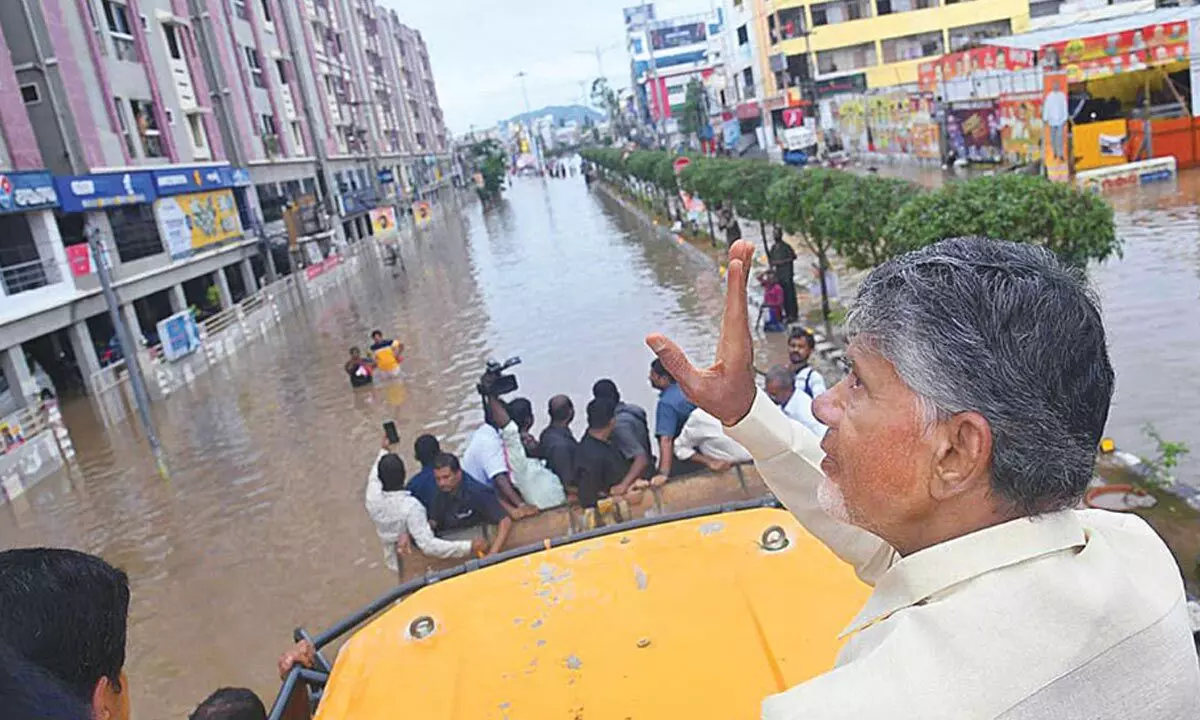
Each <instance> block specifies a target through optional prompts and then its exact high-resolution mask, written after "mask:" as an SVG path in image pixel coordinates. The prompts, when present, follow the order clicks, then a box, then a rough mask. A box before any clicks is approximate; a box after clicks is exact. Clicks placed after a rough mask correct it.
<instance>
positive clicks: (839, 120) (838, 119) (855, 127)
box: [830, 95, 867, 155]
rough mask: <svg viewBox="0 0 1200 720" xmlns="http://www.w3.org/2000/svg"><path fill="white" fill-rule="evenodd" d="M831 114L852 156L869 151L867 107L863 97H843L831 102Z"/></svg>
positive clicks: (838, 132)
mask: <svg viewBox="0 0 1200 720" xmlns="http://www.w3.org/2000/svg"><path fill="white" fill-rule="evenodd" d="M830 114H831V115H833V122H834V127H835V128H836V129H837V134H838V137H839V138H840V139H841V141H842V148H843V149H844V150H845V151H846V152H848V153H850V154H851V155H857V154H859V153H864V152H866V151H867V105H866V100H865V98H863V96H861V95H843V96H840V97H836V98H833V99H832V100H831V101H830Z"/></svg>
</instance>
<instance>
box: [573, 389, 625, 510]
mask: <svg viewBox="0 0 1200 720" xmlns="http://www.w3.org/2000/svg"><path fill="white" fill-rule="evenodd" d="M616 411H617V406H616V404H615V403H613V401H612V400H610V399H608V398H594V399H593V400H592V401H591V402H589V403H588V406H587V422H588V429H587V433H586V434H585V435H584V436H583V439H581V440H580V441H579V452H578V455H577V457H576V465H575V485H576V486H577V487H578V488H579V504H580V505H581V506H582V507H583V508H584V509H592V508H595V507H596V503H597V502H598V501H599V500H600V498H601V497H606V496H609V495H623V494H625V493H626V492H628V490H629V488H630V487H631V486H632V485H633V481H634V479H631V478H629V477H628V475H627V473H628V469H629V463H628V462H627V461H626V460H625V458H623V457H621V453H620V452H619V451H618V450H617V448H616V447H614V446H613V444H612V436H613V432H614V431H615V430H616V427H617V418H616Z"/></svg>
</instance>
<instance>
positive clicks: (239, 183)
mask: <svg viewBox="0 0 1200 720" xmlns="http://www.w3.org/2000/svg"><path fill="white" fill-rule="evenodd" d="M229 176H230V178H231V179H232V180H233V186H234V187H244V186H246V185H249V184H250V171H249V170H247V169H246V168H230V169H229Z"/></svg>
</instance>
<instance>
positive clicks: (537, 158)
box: [516, 70, 542, 173]
mask: <svg viewBox="0 0 1200 720" xmlns="http://www.w3.org/2000/svg"><path fill="white" fill-rule="evenodd" d="M528 74H529V73H527V72H525V71H524V70H522V71H521V72H519V73H517V75H516V77H517V78H518V79H519V80H520V81H521V96H522V97H523V98H524V99H525V132H527V133H528V134H529V149H530V150H532V151H533V159H534V162H536V163H537V168H538V172H539V173H541V172H542V152H541V149H540V147H539V143H538V141H537V137H535V136H534V134H533V125H532V121H531V118H530V115H531V114H532V113H533V111H532V110H530V109H529V89H528V88H527V87H525V78H526V77H527V76H528Z"/></svg>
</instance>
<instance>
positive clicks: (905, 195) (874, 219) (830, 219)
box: [817, 175, 920, 270]
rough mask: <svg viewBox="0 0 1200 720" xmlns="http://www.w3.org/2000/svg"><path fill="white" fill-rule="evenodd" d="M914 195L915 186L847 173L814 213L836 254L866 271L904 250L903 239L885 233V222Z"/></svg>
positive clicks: (898, 181) (853, 266) (918, 192)
mask: <svg viewBox="0 0 1200 720" xmlns="http://www.w3.org/2000/svg"><path fill="white" fill-rule="evenodd" d="M918 194H920V188H919V187H917V186H916V185H914V184H913V183H910V182H905V181H903V180H894V179H890V178H881V177H878V176H875V175H867V176H856V175H849V176H847V177H846V178H845V182H839V183H835V184H834V186H833V190H832V192H831V193H830V196H829V197H828V198H827V201H826V202H823V203H821V204H820V205H818V206H817V212H819V213H820V214H821V215H822V217H821V219H820V224H821V225H822V227H824V228H827V229H828V232H829V234H830V236H831V239H832V242H833V247H834V249H835V250H836V251H837V253H838V255H840V256H841V257H842V258H843V259H844V260H845V261H846V264H848V265H849V266H850V267H852V268H858V269H862V270H866V269H869V268H872V267H875V266H876V265H879V264H881V263H882V262H884V261H885V260H887V259H888V258H891V257H894V256H896V255H899V254H900V253H902V252H904V251H905V250H907V249H908V248H907V246H906V244H905V241H904V238H899V237H897V236H895V235H892V234H891V233H889V232H887V230H888V223H890V222H891V220H892V217H893V216H895V215H896V213H897V212H899V210H900V208H902V207H904V206H905V205H906V204H908V202H909V201H911V200H912V199H913V198H914V197H916V196H917V195H918Z"/></svg>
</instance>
